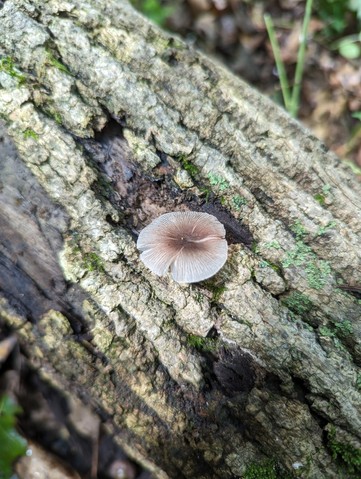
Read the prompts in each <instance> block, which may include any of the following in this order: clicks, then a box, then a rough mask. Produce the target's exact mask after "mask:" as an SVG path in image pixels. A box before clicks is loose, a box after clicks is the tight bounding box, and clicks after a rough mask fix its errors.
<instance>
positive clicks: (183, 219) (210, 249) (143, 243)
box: [137, 211, 228, 283]
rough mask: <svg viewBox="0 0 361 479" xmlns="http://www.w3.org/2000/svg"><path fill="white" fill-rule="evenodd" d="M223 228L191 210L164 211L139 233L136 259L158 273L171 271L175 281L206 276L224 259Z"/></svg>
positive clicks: (182, 281)
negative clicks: (138, 253)
mask: <svg viewBox="0 0 361 479" xmlns="http://www.w3.org/2000/svg"><path fill="white" fill-rule="evenodd" d="M225 235H226V232H225V229H224V226H223V225H222V223H220V222H219V221H218V220H217V218H216V217H214V216H212V215H209V214H208V213H198V212H195V211H187V212H174V213H166V214H164V215H162V216H159V218H157V219H155V220H154V221H152V223H150V224H149V225H148V226H146V227H145V228H144V229H143V230H142V231H141V232H140V234H139V237H138V241H137V247H138V249H139V250H140V251H141V255H140V259H141V260H142V261H143V263H144V264H145V265H146V266H147V267H148V268H149V269H150V270H151V271H152V272H153V273H155V274H157V275H158V276H164V275H165V274H167V272H168V270H169V269H170V270H171V273H172V276H173V279H174V280H175V281H177V282H178V283H196V282H198V281H203V280H204V279H207V278H210V277H211V276H213V275H214V274H216V273H217V271H219V270H220V269H221V268H222V266H223V265H224V263H225V262H226V260H227V252H228V245H227V241H226V240H225Z"/></svg>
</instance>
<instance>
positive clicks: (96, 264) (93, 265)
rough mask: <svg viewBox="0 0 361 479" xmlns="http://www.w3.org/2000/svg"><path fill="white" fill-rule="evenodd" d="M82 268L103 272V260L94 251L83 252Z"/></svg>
mask: <svg viewBox="0 0 361 479" xmlns="http://www.w3.org/2000/svg"><path fill="white" fill-rule="evenodd" d="M83 268H85V269H87V270H88V271H99V272H102V273H103V272H104V266H103V262H102V260H101V259H100V258H99V256H98V255H97V254H96V253H84V254H83Z"/></svg>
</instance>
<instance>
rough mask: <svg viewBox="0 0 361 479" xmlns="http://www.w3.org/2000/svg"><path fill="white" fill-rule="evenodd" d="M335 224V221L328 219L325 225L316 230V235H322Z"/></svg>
mask: <svg viewBox="0 0 361 479" xmlns="http://www.w3.org/2000/svg"><path fill="white" fill-rule="evenodd" d="M336 225H337V223H336V221H330V222H329V223H327V225H326V226H320V227H319V228H318V230H317V231H316V236H323V235H325V234H326V233H328V232H329V231H330V230H331V229H332V228H334V227H335V226H336Z"/></svg>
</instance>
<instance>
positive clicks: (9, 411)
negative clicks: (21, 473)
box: [0, 396, 27, 479]
mask: <svg viewBox="0 0 361 479" xmlns="http://www.w3.org/2000/svg"><path fill="white" fill-rule="evenodd" d="M19 412H21V409H20V408H19V406H18V405H17V404H15V402H14V401H13V400H12V399H11V398H10V397H9V396H3V397H2V398H0V479H10V477H11V476H12V464H13V462H14V461H15V459H17V458H18V457H20V456H23V455H24V454H25V453H26V447H27V444H26V441H25V439H24V438H23V437H21V436H20V435H19V434H18V433H17V431H16V429H15V424H16V415H17V414H18V413H19Z"/></svg>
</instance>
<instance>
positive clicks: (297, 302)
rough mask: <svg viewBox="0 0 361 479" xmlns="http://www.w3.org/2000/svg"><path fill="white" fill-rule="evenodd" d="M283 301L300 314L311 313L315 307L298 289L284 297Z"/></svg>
mask: <svg viewBox="0 0 361 479" xmlns="http://www.w3.org/2000/svg"><path fill="white" fill-rule="evenodd" d="M281 303H282V304H284V305H285V306H287V308H288V309H290V310H291V311H292V312H294V313H296V314H298V315H300V316H303V315H305V314H307V313H309V312H310V311H311V309H312V307H313V304H312V301H311V300H310V299H309V298H308V297H307V296H306V295H304V294H302V293H300V292H298V291H293V292H292V293H290V294H289V295H288V296H286V297H285V298H282V299H281Z"/></svg>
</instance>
